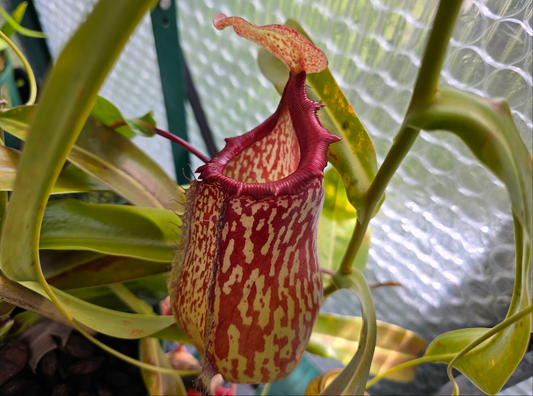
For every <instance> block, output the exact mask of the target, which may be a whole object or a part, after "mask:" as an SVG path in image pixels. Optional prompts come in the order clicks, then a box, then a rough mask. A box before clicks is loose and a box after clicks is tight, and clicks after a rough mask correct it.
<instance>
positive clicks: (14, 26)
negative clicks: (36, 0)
mask: <svg viewBox="0 0 533 396" xmlns="http://www.w3.org/2000/svg"><path fill="white" fill-rule="evenodd" d="M23 4H24V5H23ZM26 6H27V3H22V4H20V5H19V6H18V7H17V9H16V10H15V12H14V13H13V16H11V15H9V14H8V13H7V12H6V10H4V9H3V8H2V7H0V15H2V16H3V17H4V19H5V20H6V24H7V25H9V26H10V27H11V28H10V29H8V33H11V34H13V33H14V32H13V31H12V30H14V31H16V32H19V33H20V34H23V35H24V36H28V37H34V38H46V35H45V34H44V33H42V32H37V31H35V30H30V29H27V28H25V27H24V26H20V23H19V22H20V21H21V20H22V17H23V16H24V12H25V11H26ZM18 18H20V19H18ZM2 32H4V34H5V35H6V36H8V37H9V36H10V34H7V33H6V32H5V31H4V27H3V26H2Z"/></svg>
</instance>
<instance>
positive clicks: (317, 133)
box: [196, 72, 340, 199]
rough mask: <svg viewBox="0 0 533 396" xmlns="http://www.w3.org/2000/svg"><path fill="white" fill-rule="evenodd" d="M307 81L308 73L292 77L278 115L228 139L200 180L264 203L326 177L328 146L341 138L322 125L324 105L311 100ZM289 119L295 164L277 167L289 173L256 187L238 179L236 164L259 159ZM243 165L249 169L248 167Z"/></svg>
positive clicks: (257, 183) (256, 184)
mask: <svg viewBox="0 0 533 396" xmlns="http://www.w3.org/2000/svg"><path fill="white" fill-rule="evenodd" d="M305 78H306V73H305V72H300V73H299V74H297V75H294V76H292V75H291V77H290V78H289V81H288V82H287V85H286V86H285V89H284V91H283V95H282V98H281V101H280V104H279V106H278V108H277V109H276V111H275V112H274V114H272V115H271V116H270V117H269V118H267V119H266V120H265V121H264V122H263V123H262V124H261V125H259V126H257V127H256V128H254V129H252V130H251V131H250V132H248V133H245V134H243V135H240V136H236V137H233V138H229V139H226V147H225V148H224V149H223V150H222V151H221V152H219V153H218V154H217V155H216V156H215V157H213V158H212V159H211V161H209V162H208V163H207V164H205V165H203V166H201V167H199V168H198V169H197V171H196V172H197V173H200V179H202V180H203V181H205V182H207V183H219V184H220V185H221V187H222V189H223V191H224V192H226V193H227V194H230V195H236V196H240V195H249V196H252V197H254V198H255V199H262V198H266V197H271V196H278V195H294V194H299V193H300V192H301V191H302V190H303V189H304V188H305V187H306V186H307V185H308V184H309V183H310V182H311V181H312V180H314V179H315V178H317V177H320V178H322V177H324V173H323V171H322V170H323V169H324V167H325V166H326V164H327V158H326V155H325V153H326V152H327V149H328V146H329V145H330V144H331V143H334V142H337V141H339V140H340V138H339V137H337V136H335V135H332V134H331V133H329V132H328V131H327V130H326V129H325V128H323V127H322V125H320V122H319V121H318V117H317V115H316V112H317V111H318V109H319V108H321V107H323V106H324V105H323V104H322V103H319V102H315V101H312V100H310V99H309V98H308V97H307V94H306V92H305ZM286 116H289V118H290V123H291V125H290V127H291V128H292V131H293V133H294V135H295V137H296V139H295V145H296V147H295V148H294V149H293V151H294V152H293V156H292V158H290V159H289V160H285V161H289V162H292V164H291V163H276V164H274V166H276V167H277V168H278V170H279V168H283V170H285V172H281V175H282V176H281V177H280V178H279V179H274V180H268V179H267V180H266V181H265V182H255V183H249V182H245V181H242V179H243V177H241V176H239V177H235V175H236V173H235V172H234V171H232V170H230V169H228V168H230V167H233V165H235V162H236V161H243V159H244V156H243V155H242V154H246V153H247V151H248V153H247V154H248V157H253V156H254V155H255V154H257V155H259V154H258V153H257V150H260V149H261V145H260V143H259V144H258V142H261V141H263V139H266V138H267V137H268V136H269V134H271V133H272V132H273V131H276V130H278V129H279V128H278V129H277V128H276V127H277V126H278V123H279V122H280V120H282V119H283V118H284V117H286ZM289 138H290V137H289ZM278 140H279V139H278ZM277 143H278V145H280V146H281V145H286V144H287V143H286V142H285V141H284V142H277ZM274 144H275V143H274ZM275 150H276V147H271V148H270V151H271V152H274V151H275ZM240 165H242V166H245V164H240ZM283 173H285V174H283ZM232 176H233V177H232ZM237 176H238V175H237ZM237 179H241V180H237ZM244 179H245V178H244ZM255 179H256V180H257V178H255Z"/></svg>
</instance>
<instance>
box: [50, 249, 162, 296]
mask: <svg viewBox="0 0 533 396" xmlns="http://www.w3.org/2000/svg"><path fill="white" fill-rule="evenodd" d="M40 257H41V267H42V270H43V274H44V276H45V278H46V280H47V281H48V283H49V284H51V285H53V286H55V287H57V288H58V289H77V288H84V287H94V286H101V285H108V284H110V283H117V282H125V281H129V280H133V279H138V278H143V277H146V276H150V275H154V274H163V273H166V272H167V271H168V263H160V262H155V261H147V260H141V259H137V258H132V257H120V256H106V255H103V254H100V253H96V252H90V251H68V250H67V251H65V250H41V252H40ZM165 293H167V292H166V285H165Z"/></svg>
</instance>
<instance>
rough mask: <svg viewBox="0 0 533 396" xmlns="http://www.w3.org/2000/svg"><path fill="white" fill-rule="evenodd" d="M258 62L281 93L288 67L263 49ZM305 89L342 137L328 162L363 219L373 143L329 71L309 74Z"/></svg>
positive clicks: (294, 24) (323, 119)
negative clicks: (321, 106) (322, 105)
mask: <svg viewBox="0 0 533 396" xmlns="http://www.w3.org/2000/svg"><path fill="white" fill-rule="evenodd" d="M286 25H287V26H289V27H291V28H293V29H296V30H298V31H299V32H300V33H302V34H303V35H304V36H305V37H307V39H308V40H309V41H310V42H311V43H312V42H313V41H312V40H311V39H310V38H309V36H308V35H307V33H306V32H305V31H304V30H303V28H302V27H301V26H300V25H299V24H298V23H297V22H296V21H293V20H290V19H289V20H288V21H287V22H286ZM258 63H259V68H260V69H261V72H262V73H263V74H264V75H265V77H266V78H268V79H269V80H270V81H271V82H272V83H273V84H274V86H275V87H276V89H277V91H278V92H279V93H280V94H281V92H283V88H284V87H285V83H286V82H287V79H288V77H289V73H288V70H287V67H286V66H285V65H284V64H283V62H282V61H281V60H279V59H278V58H276V57H275V56H274V55H272V54H271V53H270V52H268V51H267V50H265V49H260V50H259V56H258ZM306 86H307V94H308V96H309V97H310V99H313V100H317V101H321V102H322V103H324V104H325V105H326V107H324V108H322V109H320V110H319V111H318V117H319V119H320V122H321V123H322V125H323V126H324V127H325V128H326V129H327V130H329V131H330V132H331V133H333V134H335V135H337V136H339V137H341V138H342V141H340V142H337V143H333V144H332V145H330V146H329V151H328V161H329V162H330V163H331V164H332V165H333V166H334V167H335V169H337V171H338V172H339V174H340V175H341V179H342V181H343V183H344V186H345V188H346V191H347V193H348V199H349V201H350V203H351V204H352V205H353V206H354V208H356V209H357V216H358V217H359V218H360V219H362V218H364V206H365V194H366V191H367V190H368V188H369V187H370V184H371V183H372V181H373V180H374V177H375V175H376V173H377V160H376V152H375V150H374V145H373V144H372V140H371V139H370V136H369V135H368V133H367V131H366V130H365V128H364V126H363V124H361V121H360V120H359V118H358V117H357V115H356V114H355V112H354V110H353V108H352V106H351V105H350V103H349V102H348V100H347V99H346V97H345V96H344V93H343V92H342V91H341V89H340V88H339V86H338V85H337V83H336V82H335V79H334V78H333V75H332V74H331V72H330V71H329V69H326V70H324V71H322V72H320V73H314V74H308V75H307V80H306ZM376 211H377V210H376Z"/></svg>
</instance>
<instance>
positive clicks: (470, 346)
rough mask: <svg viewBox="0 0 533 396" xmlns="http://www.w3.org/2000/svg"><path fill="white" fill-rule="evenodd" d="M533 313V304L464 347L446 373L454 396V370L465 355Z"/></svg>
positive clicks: (456, 390) (456, 392)
mask: <svg viewBox="0 0 533 396" xmlns="http://www.w3.org/2000/svg"><path fill="white" fill-rule="evenodd" d="M532 312H533V304H531V305H528V306H527V307H525V308H524V309H522V310H520V311H518V312H517V313H515V314H514V315H511V316H509V317H508V318H507V319H505V320H504V321H503V322H501V323H500V324H499V325H497V326H495V327H493V328H492V329H490V330H489V331H487V332H486V333H485V334H483V335H482V336H481V337H479V338H478V339H477V340H474V341H472V342H471V343H470V344H468V345H467V346H466V347H464V348H463V349H462V350H461V351H460V352H459V353H457V354H456V355H455V357H454V358H453V359H452V360H451V361H450V363H449V364H448V369H447V370H446V372H447V373H448V378H449V379H450V382H451V383H452V385H453V395H452V396H457V395H459V386H458V385H457V382H456V381H455V378H454V377H453V375H452V368H453V366H454V365H455V364H456V363H457V361H458V360H459V359H461V358H462V357H463V356H464V355H466V354H467V353H468V352H470V351H471V350H472V349H474V348H475V347H477V346H478V345H479V344H481V343H482V342H484V341H486V340H488V339H489V338H490V337H492V336H493V335H495V334H496V333H499V332H500V331H502V330H503V329H505V328H506V327H507V326H509V325H511V324H513V323H514V322H516V321H517V320H520V319H521V318H523V317H524V316H526V315H528V314H530V313H532Z"/></svg>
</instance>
